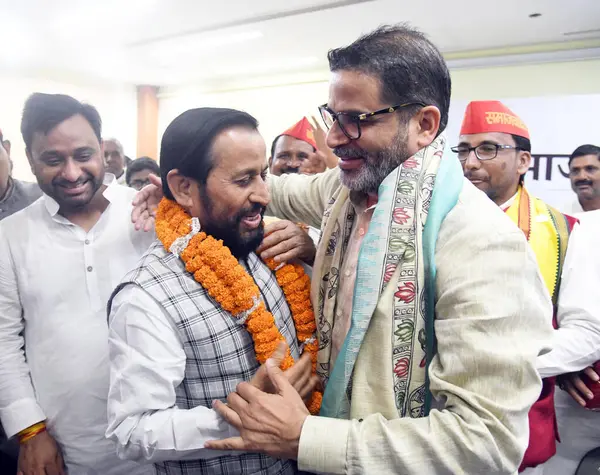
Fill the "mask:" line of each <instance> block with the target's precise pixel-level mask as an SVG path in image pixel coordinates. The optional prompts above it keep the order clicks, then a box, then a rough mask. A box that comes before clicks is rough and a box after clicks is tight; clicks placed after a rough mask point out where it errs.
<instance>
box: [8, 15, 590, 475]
mask: <svg viewBox="0 0 600 475" xmlns="http://www.w3.org/2000/svg"><path fill="white" fill-rule="evenodd" d="M328 59H329V65H330V69H331V82H330V92H329V98H328V100H327V102H326V103H325V104H323V105H321V106H320V107H319V108H318V111H319V115H318V116H310V117H302V118H299V121H298V122H297V123H296V124H294V125H291V126H289V124H282V130H284V132H282V133H281V134H280V135H278V136H277V137H276V138H275V139H274V140H273V142H272V144H271V146H270V149H267V145H266V144H265V141H264V139H263V138H262V136H261V135H260V133H259V131H258V127H259V124H258V122H257V120H256V119H255V118H254V117H253V116H252V115H250V114H249V113H248V112H242V111H237V110H233V109H224V108H197V109H190V110H188V111H186V112H184V113H183V114H182V115H180V116H179V117H177V118H176V119H175V120H174V121H173V122H172V123H171V124H170V125H169V127H168V128H167V129H166V131H165V134H164V136H163V138H162V142H161V150H160V157H147V156H143V157H139V158H137V159H134V160H130V159H128V157H127V155H126V153H125V152H126V151H125V150H124V148H123V145H122V144H121V142H120V141H119V140H117V139H116V138H110V137H103V135H102V120H101V117H100V115H99V113H98V111H97V110H96V109H95V108H94V107H93V106H92V105H89V104H83V103H81V102H79V101H77V100H76V99H74V98H72V97H69V96H66V95H61V94H43V93H34V94H32V95H31V96H30V97H29V98H28V100H27V102H26V103H25V106H24V110H23V116H22V120H21V133H22V136H23V140H24V143H25V147H26V156H27V159H28V161H29V165H30V167H31V170H32V173H33V174H34V175H35V178H36V181H37V183H26V182H23V181H20V180H17V179H16V178H13V176H12V168H13V167H12V161H11V158H10V152H11V144H10V142H9V140H8V139H9V138H8V137H4V136H3V135H2V132H1V131H0V420H1V423H2V426H1V427H0V472H1V473H3V474H4V473H7V474H9V473H17V472H18V473H20V474H22V475H38V474H48V475H55V474H66V473H68V474H69V475H126V474H127V475H135V474H151V473H157V474H167V475H174V474H177V475H183V474H192V473H198V474H199V473H214V474H232V473H261V474H262V473H264V474H293V473H299V472H302V473H336V474H342V473H351V474H383V473H402V474H407V475H413V474H414V475H417V474H422V473H426V474H449V473H467V474H484V473H485V474H488V473H489V474H492V473H498V474H500V473H502V474H514V473H516V472H517V471H518V472H521V473H525V474H529V475H530V474H546V475H575V474H576V471H577V470H578V467H579V468H581V467H582V466H584V464H585V463H592V462H593V460H594V459H593V458H592V459H590V458H588V459H586V455H588V454H590V457H593V454H594V453H598V452H600V415H599V413H598V412H595V410H597V409H599V408H600V382H599V379H600V378H599V374H600V363H598V362H599V361H600V297H599V295H600V294H599V293H598V292H597V288H598V285H600V251H599V250H598V249H599V247H598V245H597V240H598V236H600V147H598V146H596V145H591V144H586V145H581V146H578V147H577V148H576V149H575V150H574V151H573V153H572V154H571V156H570V158H569V176H570V181H571V185H572V189H573V192H574V197H573V202H572V203H571V204H569V205H568V206H566V208H565V209H561V210H558V209H555V208H554V207H552V206H550V205H548V204H546V203H545V202H543V201H542V200H540V199H538V198H536V197H535V196H533V195H531V194H530V192H529V191H528V188H527V180H526V179H525V175H526V173H527V171H528V170H529V167H530V162H531V158H532V157H531V151H532V146H537V144H532V143H531V141H530V134H529V129H528V127H527V124H525V123H524V122H523V121H522V120H521V119H520V118H519V116H518V114H517V113H516V111H512V110H510V109H509V108H508V107H506V106H505V105H504V104H502V103H501V102H499V101H494V100H490V101H474V102H472V103H470V104H469V105H468V107H467V109H466V111H465V116H464V120H463V124H462V128H461V131H460V136H459V137H445V136H444V134H443V132H444V129H445V128H446V125H447V121H448V109H449V104H450V90H451V81H450V74H449V71H448V69H447V66H446V63H445V61H444V59H443V58H442V55H441V54H440V52H439V51H438V50H437V49H436V47H435V46H434V45H433V44H432V43H431V42H430V41H429V40H428V39H427V37H426V36H425V35H423V34H422V33H420V32H418V31H417V30H414V29H412V28H410V27H408V26H406V25H399V26H390V27H382V28H379V29H377V30H376V31H374V32H372V33H370V34H368V35H365V36H363V37H361V38H359V39H357V40H356V41H355V42H353V43H352V44H351V45H348V46H345V47H340V48H337V49H334V50H332V51H330V52H329V55H328ZM249 112H251V111H249ZM0 125H1V124H0ZM156 158H158V160H157V159H156ZM311 280H312V283H311ZM594 451H595V452H594ZM589 460H592V462H589ZM593 463H596V462H593ZM577 473H578V474H579V472H577Z"/></svg>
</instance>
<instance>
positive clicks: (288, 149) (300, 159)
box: [271, 135, 315, 176]
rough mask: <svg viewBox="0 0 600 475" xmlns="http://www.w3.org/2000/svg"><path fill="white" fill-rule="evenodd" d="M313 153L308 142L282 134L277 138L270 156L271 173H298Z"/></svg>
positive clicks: (313, 150)
mask: <svg viewBox="0 0 600 475" xmlns="http://www.w3.org/2000/svg"><path fill="white" fill-rule="evenodd" d="M314 153H315V149H314V148H313V147H312V145H310V144H309V143H308V142H305V141H304V140H299V139H297V138H294V137H290V136H289V135H282V136H281V137H279V138H278V139H277V142H276V143H275V148H274V150H273V157H271V173H272V174H273V175H277V176H279V175H282V174H283V173H298V172H299V171H300V167H301V166H302V164H303V163H305V162H306V161H307V160H308V159H309V158H310V157H312V155H313V154H314Z"/></svg>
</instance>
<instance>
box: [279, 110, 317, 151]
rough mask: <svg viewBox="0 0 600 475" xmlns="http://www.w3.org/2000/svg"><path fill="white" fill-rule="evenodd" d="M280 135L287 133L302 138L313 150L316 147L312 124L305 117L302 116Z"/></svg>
mask: <svg viewBox="0 0 600 475" xmlns="http://www.w3.org/2000/svg"><path fill="white" fill-rule="evenodd" d="M281 135H289V136H290V137H294V138H295V139H298V140H302V141H304V142H306V143H308V144H310V145H312V146H313V148H314V149H315V150H316V149H317V142H316V141H315V133H314V132H313V128H312V125H310V122H309V121H308V119H307V118H306V117H303V118H302V120H300V121H299V122H297V123H296V124H294V125H293V126H291V127H290V128H289V129H287V130H286V131H285V132H284V133H282V134H281Z"/></svg>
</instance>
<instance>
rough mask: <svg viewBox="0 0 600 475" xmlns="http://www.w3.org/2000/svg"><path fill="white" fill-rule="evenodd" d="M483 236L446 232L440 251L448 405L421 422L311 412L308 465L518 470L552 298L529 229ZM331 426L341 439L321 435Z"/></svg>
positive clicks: (439, 322) (440, 391) (436, 375)
mask: <svg viewBox="0 0 600 475" xmlns="http://www.w3.org/2000/svg"><path fill="white" fill-rule="evenodd" d="M446 237H447V236H446ZM476 237H477V236H467V235H466V233H464V232H462V233H461V232H460V231H457V232H456V234H455V236H453V237H452V238H449V239H442V237H440V241H442V240H443V241H446V243H445V246H444V248H442V249H439V248H438V251H437V252H436V259H437V262H438V275H437V304H436V313H437V316H436V322H435V329H436V336H437V343H438V348H437V354H436V356H435V357H434V359H433V361H432V364H431V366H430V370H429V375H430V381H431V382H430V388H431V392H432V394H433V396H434V397H435V399H436V400H437V402H438V403H439V404H441V406H443V409H442V410H437V409H433V410H432V411H431V413H430V415H429V416H428V417H424V418H419V419H412V418H408V417H407V418H402V419H395V420H386V419H385V418H384V417H383V416H382V415H381V414H372V415H368V416H366V417H364V419H363V420H362V421H361V422H359V421H358V420H350V421H345V420H344V421H341V420H329V419H325V420H323V419H321V418H315V417H309V418H307V420H306V421H305V423H304V426H303V429H302V436H301V439H300V452H299V467H300V469H301V470H306V471H312V472H316V473H351V474H352V473H356V474H358V473H366V472H371V471H372V472H373V473H403V474H408V475H413V474H415V475H416V474H418V473H430V474H454V473H503V474H512V473H515V472H516V470H517V468H518V466H519V463H520V462H521V459H522V456H523V453H524V451H525V448H526V447H527V444H528V422H527V414H528V411H529V408H530V407H531V405H532V404H533V403H534V402H535V400H536V399H537V397H538V395H539V391H540V389H541V382H540V379H539V376H538V375H537V373H536V371H535V366H534V365H535V358H536V356H537V354H538V353H539V352H540V350H541V349H542V348H543V347H545V346H546V341H547V340H548V339H549V338H550V332H551V325H550V318H549V317H548V315H550V313H549V312H550V311H551V310H550V309H551V307H550V301H549V297H548V295H547V292H546V291H545V290H544V287H543V283H542V281H541V278H540V277H539V275H538V272H537V269H536V265H535V260H534V258H533V256H532V255H530V254H529V253H528V251H527V248H526V247H527V244H526V243H525V241H524V239H522V236H519V235H518V234H516V233H515V234H514V235H513V234H512V233H511V234H509V235H508V236H498V237H497V238H494V239H492V240H490V239H489V237H487V238H486V237H485V236H478V239H474V238H476ZM460 241H462V242H463V243H464V242H469V246H464V244H463V245H460ZM457 263H460V264H457ZM507 295H510V296H511V298H510V299H507V298H506V296H507ZM434 405H435V403H434ZM325 427H328V429H327V430H328V431H329V433H336V434H339V436H336V437H335V438H333V437H330V438H329V439H327V438H326V437H323V436H321V435H319V434H321V431H323V430H324V429H325Z"/></svg>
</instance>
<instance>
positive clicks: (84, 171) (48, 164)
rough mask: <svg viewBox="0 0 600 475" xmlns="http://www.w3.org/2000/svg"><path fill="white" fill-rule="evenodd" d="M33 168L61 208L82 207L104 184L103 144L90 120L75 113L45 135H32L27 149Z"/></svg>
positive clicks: (63, 211) (72, 209)
mask: <svg viewBox="0 0 600 475" xmlns="http://www.w3.org/2000/svg"><path fill="white" fill-rule="evenodd" d="M27 158H28V159H29V163H30V165H31V170H32V172H33V173H34V174H35V176H36V178H37V182H38V184H39V186H40V188H41V189H42V191H43V192H44V193H46V194H47V195H48V196H50V197H52V198H54V200H55V201H56V202H57V203H58V205H59V206H60V210H61V212H62V213H63V214H64V213H70V212H77V211H80V210H82V209H83V208H85V207H86V206H87V204H88V203H89V202H90V201H91V200H92V198H93V197H94V196H95V195H96V193H97V192H98V190H99V189H100V188H101V187H102V182H103V180H104V161H103V156H102V147H101V145H100V142H99V140H98V138H97V137H96V134H95V133H94V130H93V129H92V127H91V126H90V124H89V122H88V121H87V120H86V119H85V118H84V117H83V116H82V115H74V116H72V117H70V118H68V119H66V120H64V121H63V122H61V123H60V124H58V125H57V126H56V127H54V128H53V129H52V130H50V131H49V132H48V134H46V135H44V134H43V133H41V132H36V133H35V134H34V135H33V140H32V142H31V149H30V150H27Z"/></svg>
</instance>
